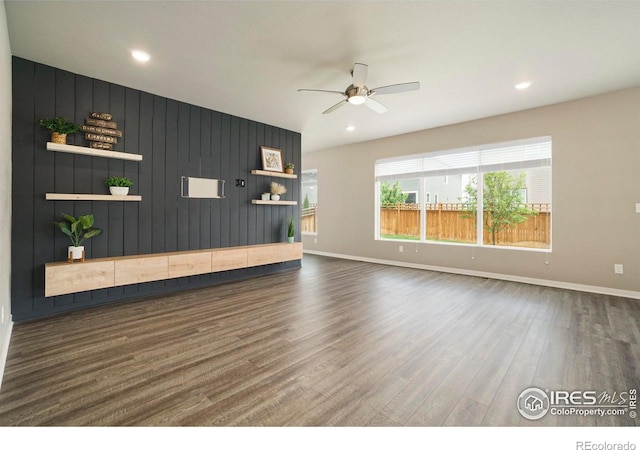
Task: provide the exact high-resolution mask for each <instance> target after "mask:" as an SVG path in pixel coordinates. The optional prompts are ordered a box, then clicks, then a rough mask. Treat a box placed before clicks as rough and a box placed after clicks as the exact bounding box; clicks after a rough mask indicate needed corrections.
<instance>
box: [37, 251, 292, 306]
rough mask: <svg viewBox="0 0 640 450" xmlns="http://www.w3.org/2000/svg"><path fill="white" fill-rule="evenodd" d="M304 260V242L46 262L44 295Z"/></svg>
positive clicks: (51, 295) (49, 295)
mask: <svg viewBox="0 0 640 450" xmlns="http://www.w3.org/2000/svg"><path fill="white" fill-rule="evenodd" d="M298 259H302V243H301V242H296V243H293V244H288V243H287V244H285V243H276V244H262V245H248V246H242V247H226V248H215V249H205V250H188V251H183V252H172V253H153V254H147V255H135V256H118V257H113V258H97V259H87V260H85V262H83V263H75V264H69V263H67V262H55V263H47V264H45V269H44V276H45V284H44V286H45V288H44V296H45V297H53V296H55V295H63V294H72V293H74V292H83V291H91V290H94V289H103V288H108V287H115V286H126V285H129V284H137V283H146V282H149V281H159V280H168V279H171V278H179V277H187V276H192V275H200V274H204V273H213V272H223V271H226V270H234V269H244V268H247V267H256V266H263V265H266V264H276V263H281V262H285V261H294V260H298Z"/></svg>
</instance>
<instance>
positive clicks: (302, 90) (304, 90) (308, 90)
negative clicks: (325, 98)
mask: <svg viewBox="0 0 640 450" xmlns="http://www.w3.org/2000/svg"><path fill="white" fill-rule="evenodd" d="M298 92H327V93H329V94H340V95H344V92H341V91H328V90H326V89H298Z"/></svg>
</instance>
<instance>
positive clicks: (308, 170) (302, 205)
mask: <svg viewBox="0 0 640 450" xmlns="http://www.w3.org/2000/svg"><path fill="white" fill-rule="evenodd" d="M306 173H315V175H316V184H315V187H316V203H315V205H316V212H315V215H316V219H315V222H316V231H302V226H301V227H300V228H301V230H300V234H301V235H305V236H317V235H318V229H319V228H320V224H319V220H318V219H319V218H318V204H319V199H318V198H317V196H318V169H305V170H302V171H301V172H300V193H301V196H302V199H301V201H300V221H301V222H302V210H303V208H304V195H305V192H303V190H304V188H303V180H302V177H303V176H304V174H306Z"/></svg>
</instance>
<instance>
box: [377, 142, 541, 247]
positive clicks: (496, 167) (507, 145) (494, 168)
mask: <svg viewBox="0 0 640 450" xmlns="http://www.w3.org/2000/svg"><path fill="white" fill-rule="evenodd" d="M535 144H540V146H541V147H544V146H545V145H548V156H545V157H540V158H539V159H535V158H532V159H523V161H521V162H518V161H515V162H513V161H512V162H506V163H498V164H496V163H495V162H494V163H493V164H486V165H484V166H483V165H482V164H479V165H478V166H477V167H476V171H475V174H474V175H475V176H476V179H477V180H479V182H478V183H477V202H478V203H477V206H476V214H477V217H476V242H474V243H470V242H449V241H447V242H445V241H438V240H428V239H426V232H425V231H426V226H427V222H426V220H427V212H426V204H427V203H428V200H427V196H429V197H431V196H433V199H434V203H437V201H436V200H437V197H438V194H434V193H433V192H428V191H427V190H426V183H425V179H426V178H427V176H428V175H427V174H428V173H429V171H427V172H424V173H422V174H420V175H419V176H418V178H419V180H420V195H419V198H420V199H421V201H420V205H421V207H420V210H421V215H420V239H419V240H408V239H401V238H398V239H394V238H384V237H381V236H380V226H381V224H380V183H381V181H383V180H384V181H391V180H393V179H394V175H388V174H387V175H384V176H383V177H379V176H378V165H379V164H380V163H381V162H382V163H383V164H384V162H385V161H391V162H396V161H397V162H402V161H403V160H415V159H416V158H420V157H423V158H425V159H427V160H428V159H429V158H430V157H437V156H443V155H445V156H446V155H456V154H463V153H465V152H478V153H479V155H482V152H483V151H487V150H488V151H489V152H496V151H497V152H499V151H500V150H504V152H505V153H506V152H507V151H508V150H509V149H511V148H517V147H520V146H523V148H524V147H526V146H527V145H535ZM523 151H524V150H523ZM490 156H491V155H490ZM493 156H495V155H493ZM488 159H489V158H488ZM552 161H553V139H552V137H551V136H540V137H535V138H530V139H520V140H516V141H507V142H498V143H493V144H486V145H478V146H473V147H465V148H458V149H450V150H443V151H436V152H428V153H424V154H418V155H405V156H400V157H394V158H388V159H381V160H376V161H375V163H374V173H375V174H376V176H375V182H374V189H375V195H374V201H375V208H374V210H375V224H374V239H375V240H379V241H387V242H411V243H419V244H435V245H454V246H466V247H474V248H475V247H482V248H495V249H506V250H523V251H533V252H544V253H551V252H552V250H553V233H552V232H553V222H552V221H553V214H552V210H553V186H552V184H551V183H552V179H553V170H552V168H553V165H552ZM538 162H540V165H537V164H538ZM545 162H546V164H545ZM503 164H504V165H505V166H506V167H505V168H500V166H501V165H503ZM518 164H519V165H520V167H517V165H518ZM482 168H484V169H485V170H482ZM531 168H548V169H549V171H550V172H549V182H548V183H549V185H548V187H549V191H548V194H549V199H550V201H549V210H548V212H549V214H550V216H549V231H548V233H549V247H548V248H537V247H523V246H515V245H491V244H485V243H484V238H485V235H486V233H487V231H486V230H485V227H484V208H483V207H482V206H483V204H484V198H483V197H484V192H483V190H484V189H483V188H484V176H485V174H487V173H492V172H498V171H514V170H520V171H522V170H526V169H531ZM455 170H457V171H463V170H465V169H464V167H460V168H455ZM444 176H445V177H446V181H447V182H448V181H449V179H448V174H445V175H444ZM409 177H410V178H415V177H416V174H415V173H413V172H406V173H402V172H400V173H398V174H397V178H395V179H401V178H409ZM380 178H382V180H381V179H380ZM524 191H525V196H526V197H528V194H529V193H528V191H527V187H525V188H524ZM527 200H528V199H527ZM525 203H526V202H525Z"/></svg>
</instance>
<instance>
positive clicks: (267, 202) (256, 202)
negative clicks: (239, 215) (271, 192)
mask: <svg viewBox="0 0 640 450" xmlns="http://www.w3.org/2000/svg"><path fill="white" fill-rule="evenodd" d="M251 203H253V204H254V205H282V206H286V205H294V206H295V205H297V204H298V202H295V201H292V200H251Z"/></svg>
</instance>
